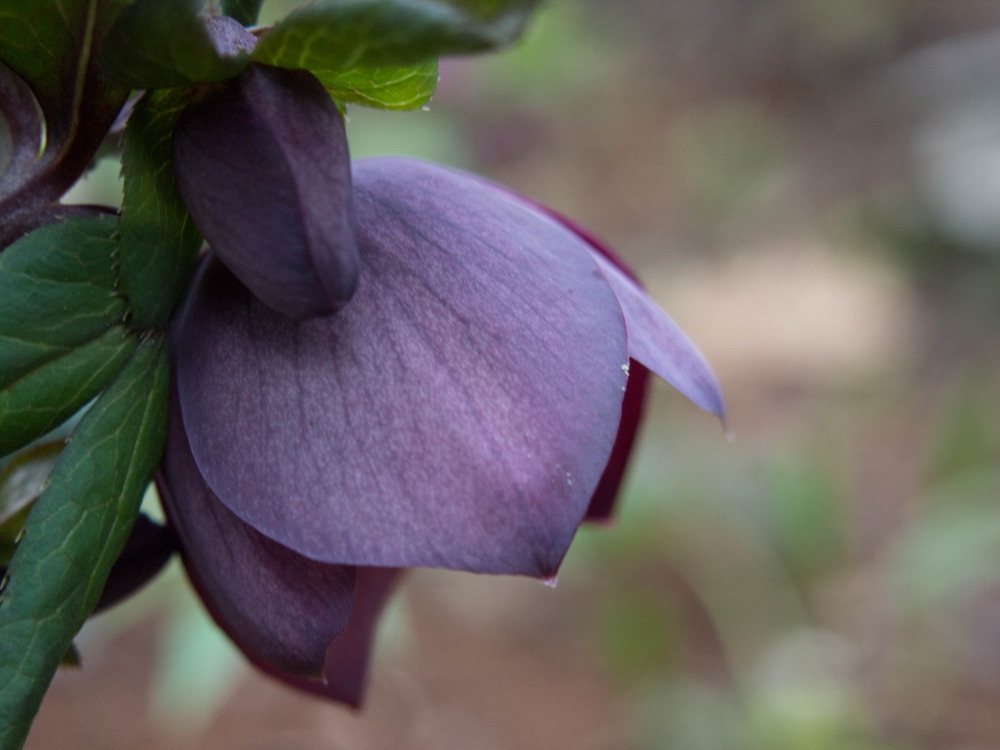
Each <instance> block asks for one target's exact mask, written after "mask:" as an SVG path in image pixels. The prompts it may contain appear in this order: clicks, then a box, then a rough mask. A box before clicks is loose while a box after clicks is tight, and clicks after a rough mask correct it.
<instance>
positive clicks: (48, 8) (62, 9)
mask: <svg viewBox="0 0 1000 750" xmlns="http://www.w3.org/2000/svg"><path fill="white" fill-rule="evenodd" d="M126 2H127V0H0V62H3V63H5V64H6V65H7V66H9V67H10V69H11V70H13V71H14V72H15V73H17V74H18V75H19V76H20V77H21V78H22V79H23V80H24V81H25V83H26V84H27V85H28V87H29V88H30V89H31V91H32V92H33V94H34V96H35V98H36V99H37V100H38V103H39V106H40V107H41V109H42V112H43V113H44V115H45V126H46V139H45V144H46V148H45V154H44V155H43V157H42V158H41V159H39V160H38V161H37V162H36V163H35V164H34V166H33V169H32V170H31V171H30V172H27V173H25V174H23V175H21V176H20V179H18V180H15V181H12V182H10V183H7V184H5V185H4V186H3V187H4V190H3V192H0V213H3V214H9V213H12V212H14V211H16V210H27V209H29V208H31V207H32V206H37V205H44V204H45V203H48V202H50V201H52V200H55V199H56V198H58V197H59V196H60V195H61V194H62V193H63V191H65V190H66V189H67V188H69V186H70V185H72V184H73V183H74V182H75V181H76V179H77V177H78V176H79V174H80V172H81V171H83V170H84V169H85V168H86V166H87V164H88V163H89V162H90V159H91V157H92V156H93V153H94V151H95V150H96V148H97V146H98V145H99V144H100V142H101V140H102V139H103V137H104V134H105V133H106V132H107V129H108V127H109V126H110V125H111V123H112V122H113V120H114V117H115V114H116V113H117V112H118V110H119V108H120V107H121V105H122V103H123V102H124V101H125V96H126V95H127V92H126V91H124V90H119V89H115V88H112V87H109V86H107V85H106V84H105V83H104V82H103V81H101V79H100V77H99V76H98V75H97V72H96V65H95V62H94V52H95V45H96V44H98V43H99V40H100V39H101V38H102V37H103V35H104V34H105V33H106V31H107V29H108V27H109V25H110V23H111V22H112V20H113V19H114V17H115V15H116V14H117V13H118V10H119V9H120V8H121V7H122V6H123V5H125V3H126Z"/></svg>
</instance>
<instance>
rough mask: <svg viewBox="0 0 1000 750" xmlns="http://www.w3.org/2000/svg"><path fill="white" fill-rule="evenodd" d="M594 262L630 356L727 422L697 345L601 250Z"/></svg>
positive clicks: (715, 387) (715, 384)
mask: <svg viewBox="0 0 1000 750" xmlns="http://www.w3.org/2000/svg"><path fill="white" fill-rule="evenodd" d="M594 259H595V260H596V261H597V265H598V266H600V268H601V271H602V272H603V273H604V276H605V278H606V279H607V280H608V284H610V285H611V288H612V289H613V290H614V292H615V295H616V296H617V297H618V302H619V303H620V304H621V307H622V312H623V313H624V314H625V327H626V328H627V330H628V353H629V356H630V357H632V358H633V359H635V360H636V361H638V362H640V363H642V364H643V365H645V366H646V367H648V368H649V369H650V370H652V371H653V372H655V373H656V374H657V375H659V376H660V377H661V378H663V379H664V380H666V381H667V382H668V383H670V385H672V386H673V387H674V388H676V389H677V390H678V391H680V392H681V393H682V394H684V395H685V396H687V398H689V399H690V400H691V401H692V403H694V404H695V405H696V406H699V407H701V408H702V409H704V410H705V411H707V412H710V413H712V414H715V415H716V416H717V417H719V418H720V419H725V412H726V408H725V406H724V405H723V402H722V392H721V391H720V390H719V385H718V383H716V382H715V376H714V375H712V371H711V370H710V369H709V368H708V364H706V362H705V360H704V359H703V358H702V356H701V354H700V353H699V352H698V350H697V349H695V347H694V344H692V343H691V341H690V339H688V337H687V336H685V335H684V332H683V331H682V330H681V329H680V327H678V325H677V324H676V323H674V321H672V320H671V319H670V318H669V317H668V316H667V314H666V313H665V312H663V310H662V309H661V308H660V306H659V305H657V304H656V303H655V302H654V301H653V300H652V298H651V297H650V296H649V295H648V294H646V292H644V291H643V290H642V287H640V286H639V285H638V284H637V283H636V282H635V281H633V280H632V279H630V278H629V277H628V276H627V275H626V274H625V273H624V272H623V271H621V270H620V269H619V268H618V267H617V266H616V265H614V263H612V262H611V261H609V260H608V259H607V258H606V257H605V256H604V255H602V254H601V253H600V251H595V252H594Z"/></svg>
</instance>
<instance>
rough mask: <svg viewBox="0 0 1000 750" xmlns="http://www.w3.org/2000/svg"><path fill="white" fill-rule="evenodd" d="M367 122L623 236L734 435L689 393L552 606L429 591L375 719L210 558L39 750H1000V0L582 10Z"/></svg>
mask: <svg viewBox="0 0 1000 750" xmlns="http://www.w3.org/2000/svg"><path fill="white" fill-rule="evenodd" d="M284 5H286V6H287V5H288V4H287V3H285V4H284ZM282 6H283V4H282V3H274V2H269V3H268V4H267V5H266V7H265V16H270V17H272V18H273V17H279V16H280V15H281V14H283V13H284V12H285V11H284V8H283V7H282ZM349 115H350V134H351V144H352V149H353V151H354V153H355V155H366V154H376V153H405V154H413V155H416V156H420V157H423V158H427V159H431V160H435V161H439V162H444V163H448V164H454V165H457V166H460V167H464V168H468V169H472V170H475V171H478V172H481V173H483V174H486V175H488V176H490V177H492V178H494V179H497V180H499V181H501V182H504V183H507V184H509V185H511V186H512V187H514V188H516V189H517V190H519V191H521V192H523V193H525V194H527V195H530V196H532V197H534V198H535V199H537V200H539V201H541V202H544V203H547V204H549V205H551V206H553V207H555V208H557V209H558V210H560V211H562V212H564V213H566V214H568V215H570V216H573V217H575V218H576V219H578V220H579V221H580V222H581V223H583V224H585V225H586V226H587V227H588V228H590V229H591V230H593V231H594V232H595V233H596V234H598V235H599V236H602V237H603V238H605V239H606V240H607V241H608V243H609V244H610V245H612V246H613V247H614V248H616V249H617V251H618V252H619V253H620V254H621V255H622V256H623V257H624V258H626V259H627V260H628V261H629V262H630V263H632V264H633V265H634V266H635V267H636V269H637V270H638V271H639V273H640V275H641V276H642V277H643V278H644V280H645V281H646V283H647V284H648V287H649V289H650V290H651V293H652V294H653V296H654V297H655V298H656V299H657V300H658V301H660V302H661V303H662V304H663V306H664V307H665V308H666V309H667V310H669V311H670V312H671V314H672V315H673V316H674V317H675V318H676V319H677V320H678V322H679V323H681V325H682V326H683V327H684V328H685V329H686V330H687V331H688V332H689V333H690V335H691V336H692V338H693V339H694V340H695V341H696V342H697V343H698V344H699V346H700V347H701V348H702V350H703V351H704V353H705V355H706V356H707V357H708V359H709V360H710V362H711V363H712V364H713V366H714V368H715V370H716V372H717V374H718V376H719V378H720V380H721V382H722V385H723V387H724V390H725V393H726V396H727V400H728V405H729V414H730V421H729V429H730V431H731V437H729V438H727V436H726V435H725V434H724V433H723V430H722V429H721V428H720V426H719V425H718V424H717V423H716V422H715V421H713V420H712V419H711V418H709V417H707V416H705V415H703V414H700V413H698V412H697V411H696V410H695V409H694V408H693V407H692V406H690V405H689V404H688V403H686V402H685V401H684V400H683V399H682V398H681V397H679V396H678V395H677V394H675V393H673V392H672V391H670V389H669V388H668V387H666V386H663V385H662V384H660V387H658V388H657V389H655V390H654V393H653V396H652V400H651V403H650V410H649V418H648V421H647V422H646V424H645V429H644V432H643V435H642V438H641V442H640V447H639V449H638V450H637V452H636V455H635V461H634V465H633V466H632V469H631V473H630V475H629V481H628V484H627V488H626V491H625V496H624V498H623V502H622V503H621V506H620V513H619V516H618V520H617V523H616V524H615V525H614V526H613V527H612V528H585V529H583V530H581V532H580V534H579V536H578V539H577V541H576V543H575V545H574V547H573V549H572V550H571V551H570V554H569V556H568V558H567V560H566V563H565V566H564V568H563V570H562V572H561V575H560V579H559V584H558V586H557V587H556V588H554V589H553V588H548V587H545V586H543V585H542V584H540V583H537V582H535V581H530V580H519V579H501V578H489V577H477V576H473V575H468V574H457V573H449V572H441V571H416V572H414V573H413V574H412V575H410V576H409V578H408V579H407V581H406V583H405V585H404V586H403V587H402V589H401V591H400V592H399V595H398V596H397V597H396V599H395V600H394V602H393V604H392V606H391V608H390V610H389V612H388V614H387V617H386V618H385V620H384V622H383V626H382V629H381V633H380V639H379V643H378V648H377V651H376V654H375V658H374V664H373V668H372V671H371V676H370V685H369V691H368V701H367V704H366V707H365V709H364V710H363V711H362V712H360V713H354V712H351V711H348V710H346V709H344V708H340V707H337V706H332V705H328V704H324V703H321V702H318V701H316V700H313V699H311V698H309V697H306V696H303V695H301V694H298V693H295V692H292V691H290V690H288V689H285V688H284V687H283V686H281V685H279V684H277V683H274V682H272V681H271V680H269V679H268V678H266V677H263V676H260V675H258V674H257V673H255V672H253V671H251V670H250V669H249V668H247V667H246V666H245V664H244V663H243V661H242V658H241V657H240V656H239V654H237V653H235V652H234V651H233V649H232V647H231V646H229V645H228V643H227V642H226V641H225V639H224V638H222V637H221V636H220V635H219V633H218V632H217V631H216V629H215V628H214V626H213V625H212V624H211V622H210V621H209V620H208V619H207V618H206V616H205V614H204V612H203V611H202V609H201V607H200V604H199V603H198V602H197V601H196V600H195V599H194V598H193V596H192V594H191V593H190V591H189V589H188V587H187V584H186V581H185V580H184V577H183V573H182V571H180V569H179V567H178V566H177V565H176V564H174V565H173V566H172V567H171V569H170V570H169V571H168V572H167V574H165V575H164V576H162V577H161V578H160V579H158V580H157V581H156V582H155V583H154V584H152V585H151V586H149V587H148V588H147V589H146V590H145V591H144V592H143V593H142V594H140V595H139V596H137V597H135V598H134V599H133V600H132V601H131V602H129V603H128V604H127V605H125V606H123V607H120V608H118V609H117V610H115V611H112V612H110V613H108V614H104V615H102V616H100V617H97V618H95V619H94V620H92V621H91V622H90V623H89V624H88V626H87V628H86V629H85V631H84V633H83V635H82V636H81V638H80V639H79V643H78V646H79V648H80V651H81V653H82V657H83V667H82V669H78V670H75V669H74V670H65V671H63V672H61V673H60V674H59V675H58V676H57V678H56V680H55V682H54V684H53V687H52V690H51V692H50V694H49V696H48V697H47V699H46V702H45V704H44V706H43V709H42V711H41V714H40V715H39V717H38V719H37V721H36V725H35V728H34V730H33V734H32V737H31V739H30V740H29V743H28V748H29V749H30V750H55V749H59V750H62V749H64V748H65V749H69V748H74V749H80V750H89V749H91V748H93V749H94V750H119V749H121V750H125V749H126V748H128V749H131V748H141V749H142V750H168V749H169V750H174V749H180V748H184V749H185V750H197V749H200V748H206V749H207V748H248V749H250V750H320V749H323V750H327V749H329V750H339V749H341V748H343V749H345V750H348V749H349V750H389V749H393V750H398V749H400V748H418V749H421V748H427V749H431V748H433V749H434V750H450V749H451V748H454V749H455V750H459V749H461V750H467V749H468V748H476V749H477V750H531V749H534V748H538V749H543V748H544V749H545V750H560V749H561V748H566V749H567V750H568V749H570V748H572V750H598V749H601V750H626V749H627V750H661V749H667V750H744V749H745V750H827V749H829V750H925V749H928V750H929V749H936V748H942V749H944V748H949V749H951V748H954V749H955V750H959V749H960V750H978V749H983V750H986V749H987V748H997V747H1000V515H998V505H1000V368H998V365H1000V4H998V3H997V2H995V0H982V1H978V0H835V1H831V0H551V1H550V3H549V6H548V8H547V9H546V10H545V11H544V12H543V13H542V14H541V15H540V16H539V19H538V23H537V24H536V26H535V27H534V28H533V29H532V31H531V33H530V34H529V35H528V37H527V38H526V40H525V41H524V42H523V44H521V45H520V46H519V47H518V48H517V49H515V50H512V51H510V52H508V53H505V54H503V55H498V56H494V57H491V58H478V59H467V60H466V59H463V60H449V61H447V62H446V63H445V64H444V65H443V67H442V79H441V85H440V89H439V93H438V95H437V96H436V98H435V99H434V101H433V102H432V104H431V106H430V107H429V109H428V110H427V111H422V112H414V113H409V114H386V113H380V112H370V111H364V110H361V109H351V110H350V113H349ZM116 171H117V166H116V165H115V164H114V163H112V162H107V163H105V164H102V165H101V166H99V167H98V168H97V170H96V171H95V172H94V173H93V174H92V175H91V176H90V179H89V180H88V181H87V182H88V184H87V185H85V186H82V187H81V188H80V189H79V192H77V194H76V197H77V198H81V197H82V198H84V199H86V200H102V201H104V202H112V203H113V202H116V201H117V197H116V194H117V193H118V191H120V184H119V183H118V182H117V174H116Z"/></svg>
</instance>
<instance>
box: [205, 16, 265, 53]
mask: <svg viewBox="0 0 1000 750" xmlns="http://www.w3.org/2000/svg"><path fill="white" fill-rule="evenodd" d="M202 23H204V25H205V31H207V32H208V38H209V39H210V40H211V41H212V46H213V47H214V48H215V51H216V52H217V53H218V54H219V55H220V56H221V57H239V56H240V55H249V54H250V53H252V52H253V49H254V47H256V46H257V37H255V36H254V35H253V34H251V33H250V32H249V31H247V29H246V28H245V27H244V26H243V24H241V23H240V22H239V21H237V20H236V19H235V18H230V17H229V16H204V17H203V18H202Z"/></svg>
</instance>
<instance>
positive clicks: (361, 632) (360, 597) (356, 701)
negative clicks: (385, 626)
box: [254, 568, 403, 708]
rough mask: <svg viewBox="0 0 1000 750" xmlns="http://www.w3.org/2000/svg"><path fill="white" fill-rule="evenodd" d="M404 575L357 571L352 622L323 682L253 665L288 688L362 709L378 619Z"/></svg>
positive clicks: (335, 646) (333, 647) (329, 658)
mask: <svg viewBox="0 0 1000 750" xmlns="http://www.w3.org/2000/svg"><path fill="white" fill-rule="evenodd" d="M402 573H403V571H401V570H399V569H398V568H358V569H357V578H356V579H355V581H356V582H355V586H356V593H355V596H354V609H353V610H352V611H351V619H350V622H348V624H347V628H346V629H345V630H344V631H343V632H342V633H341V634H340V635H338V636H337V637H336V638H334V639H333V642H332V643H331V644H330V646H329V648H327V651H326V663H325V666H324V669H323V676H322V678H321V679H318V680H315V679H313V680H311V679H307V678H305V677H299V676H297V675H292V674H287V673H285V672H282V671H281V670H278V669H276V668H275V667H273V666H272V665H270V664H268V663H266V662H263V661H260V660H255V661H254V664H255V665H256V666H257V667H259V668H260V669H262V670H264V671H265V672H267V673H268V674H270V675H271V676H273V677H276V678H278V679H279V680H281V681H282V682H284V683H286V684H288V685H292V686H293V687H297V688H299V689H300V690H305V691H307V692H309V693H313V694H314V695H318V696H321V697H323V698H328V699H330V700H335V701H338V702H340V703H346V704H347V705H349V706H353V707H354V708H359V707H360V706H361V703H362V700H363V698H364V693H365V683H366V681H367V676H368V662H369V661H370V658H371V650H372V646H373V643H374V639H375V631H376V626H377V625H378V618H379V615H380V614H381V613H382V610H383V608H384V607H385V603H386V601H387V600H388V598H389V595H390V594H391V593H392V592H393V590H395V588H396V586H397V584H398V583H399V579H400V578H401V577H402Z"/></svg>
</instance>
